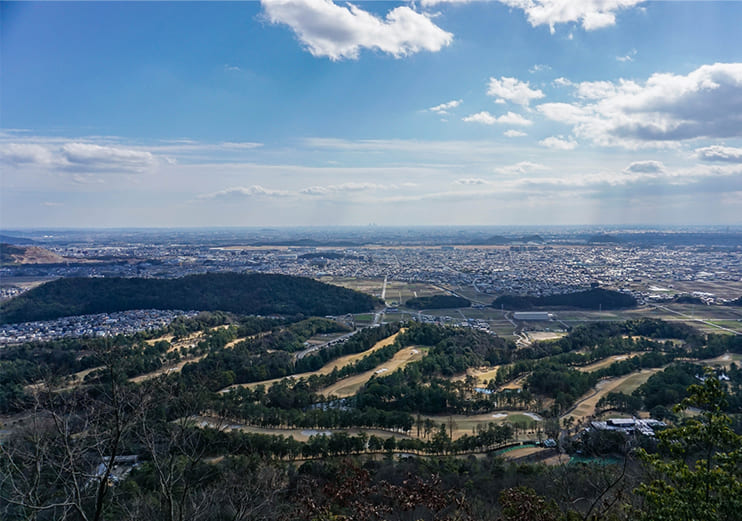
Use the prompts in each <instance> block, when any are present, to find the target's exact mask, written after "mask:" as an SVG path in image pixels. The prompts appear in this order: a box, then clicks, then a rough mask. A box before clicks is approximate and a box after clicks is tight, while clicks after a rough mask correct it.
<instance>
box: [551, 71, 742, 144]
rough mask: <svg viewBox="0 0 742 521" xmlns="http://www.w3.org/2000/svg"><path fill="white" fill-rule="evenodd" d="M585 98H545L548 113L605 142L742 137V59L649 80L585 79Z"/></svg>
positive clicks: (577, 131) (581, 94) (579, 132)
mask: <svg viewBox="0 0 742 521" xmlns="http://www.w3.org/2000/svg"><path fill="white" fill-rule="evenodd" d="M576 94H577V96H578V97H579V98H581V101H578V102H576V103H543V104H541V105H539V106H538V110H539V111H540V112H542V113H543V114H544V115H545V116H546V117H548V118H550V119H553V120H555V121H559V122H562V123H566V124H568V125H571V126H572V127H573V132H574V134H575V135H576V136H578V137H582V138H586V139H590V140H592V141H593V142H595V143H597V144H601V145H621V146H627V147H632V148H636V147H639V146H646V145H652V146H657V145H662V144H665V145H667V144H671V143H672V142H675V141H679V140H689V139H696V138H703V137H706V138H723V137H738V136H742V63H716V64H713V65H704V66H702V67H699V68H698V69H696V70H694V71H692V72H690V73H689V74H688V75H685V76H682V75H677V74H653V75H652V76H650V78H649V79H648V80H647V81H646V82H644V83H639V82H635V81H628V80H619V81H617V82H584V83H580V84H578V85H577V86H576Z"/></svg>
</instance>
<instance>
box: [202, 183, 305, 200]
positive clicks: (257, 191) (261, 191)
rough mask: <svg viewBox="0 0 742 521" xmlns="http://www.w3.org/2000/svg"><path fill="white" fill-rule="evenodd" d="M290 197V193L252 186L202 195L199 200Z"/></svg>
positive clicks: (236, 187)
mask: <svg viewBox="0 0 742 521" xmlns="http://www.w3.org/2000/svg"><path fill="white" fill-rule="evenodd" d="M288 195H290V192H287V191H286V190H273V189H270V188H263V187H262V186H260V185H252V186H248V187H244V186H235V187H233V188H227V189H226V190H220V191H218V192H213V193H210V194H203V195H200V196H199V197H198V198H199V199H225V200H230V199H244V198H250V197H286V196H288Z"/></svg>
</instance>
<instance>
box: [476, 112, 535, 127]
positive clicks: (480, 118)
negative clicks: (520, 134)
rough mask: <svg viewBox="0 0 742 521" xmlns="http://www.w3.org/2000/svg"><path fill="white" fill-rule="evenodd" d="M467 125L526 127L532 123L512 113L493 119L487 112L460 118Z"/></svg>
mask: <svg viewBox="0 0 742 521" xmlns="http://www.w3.org/2000/svg"><path fill="white" fill-rule="evenodd" d="M462 120H463V121H466V122H467V123H482V124H483V125H494V124H495V123H502V124H505V125H521V126H528V125H531V124H532V121H531V120H529V119H526V118H524V117H523V116H521V115H520V114H516V113H514V112H508V113H507V114H503V115H502V116H498V117H495V116H493V115H492V114H490V113H489V112H487V111H482V112H477V113H476V114H471V115H470V116H466V117H465V118H462Z"/></svg>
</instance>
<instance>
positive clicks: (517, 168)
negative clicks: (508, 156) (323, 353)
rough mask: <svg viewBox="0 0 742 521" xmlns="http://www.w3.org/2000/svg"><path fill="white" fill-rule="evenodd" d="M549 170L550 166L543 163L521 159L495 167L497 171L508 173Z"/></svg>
mask: <svg viewBox="0 0 742 521" xmlns="http://www.w3.org/2000/svg"><path fill="white" fill-rule="evenodd" d="M544 170H549V167H548V166H546V165H542V164H541V163H533V162H531V161H521V162H519V163H515V164H514V165H507V166H501V167H499V168H496V169H495V172H498V173H500V174H507V175H524V174H530V173H532V172H538V171H544Z"/></svg>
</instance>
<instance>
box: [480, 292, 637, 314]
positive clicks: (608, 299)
mask: <svg viewBox="0 0 742 521" xmlns="http://www.w3.org/2000/svg"><path fill="white" fill-rule="evenodd" d="M544 306H568V307H574V308H583V309H598V308H601V309H620V308H630V307H634V306H636V299H635V298H634V297H632V296H631V295H627V294H626V293H621V292H619V291H613V290H609V289H602V288H594V289H590V290H586V291H577V292H575V293H563V294H560V295H548V296H546V297H531V296H527V295H502V296H500V297H497V298H496V299H495V300H494V301H493V302H492V307H495V308H499V307H504V308H507V309H516V310H520V309H531V308H534V307H544Z"/></svg>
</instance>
